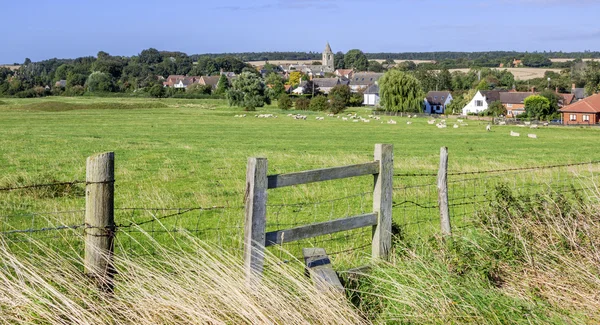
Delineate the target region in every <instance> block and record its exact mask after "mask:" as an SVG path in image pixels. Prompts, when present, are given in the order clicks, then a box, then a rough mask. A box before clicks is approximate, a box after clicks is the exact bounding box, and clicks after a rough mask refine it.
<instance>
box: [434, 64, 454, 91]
mask: <svg viewBox="0 0 600 325" xmlns="http://www.w3.org/2000/svg"><path fill="white" fill-rule="evenodd" d="M437 86H438V87H437V88H438V89H439V90H450V91H452V90H454V89H453V88H452V74H450V71H449V70H448V69H443V70H442V71H440V72H439V73H438V74H437Z"/></svg>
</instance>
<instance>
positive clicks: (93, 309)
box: [0, 237, 366, 324]
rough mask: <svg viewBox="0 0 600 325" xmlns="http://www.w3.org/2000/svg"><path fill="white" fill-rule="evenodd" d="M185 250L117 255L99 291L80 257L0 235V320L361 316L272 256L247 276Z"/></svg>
mask: <svg viewBox="0 0 600 325" xmlns="http://www.w3.org/2000/svg"><path fill="white" fill-rule="evenodd" d="M187 240H189V241H191V244H193V245H194V248H195V249H194V250H193V251H190V250H186V253H183V252H181V251H178V250H171V249H168V248H165V247H163V246H161V245H160V244H159V243H157V242H154V243H153V245H155V246H156V247H154V249H155V250H157V251H158V252H159V254H158V256H159V257H144V258H143V259H142V258H133V257H128V256H117V257H116V265H117V272H118V275H117V277H116V279H115V281H116V291H115V293H114V294H112V295H108V294H101V293H98V291H97V290H96V288H95V286H94V284H93V283H92V281H91V280H88V279H86V278H85V277H84V276H83V275H82V272H81V269H82V266H81V265H80V264H79V262H78V261H76V260H72V261H65V259H64V256H63V255H62V254H61V253H59V252H53V251H51V250H50V249H47V248H46V249H44V247H45V246H44V243H43V242H37V243H36V245H37V246H39V248H40V249H42V250H43V253H42V254H39V255H36V256H29V257H24V256H23V255H22V254H19V255H16V254H14V253H12V252H11V251H10V250H9V249H8V246H7V243H4V242H3V243H0V265H1V266H2V268H1V269H0V314H2V317H1V318H0V323H5V324H21V323H35V324H75V323H76V324H358V323H365V322H366V321H365V320H364V319H363V318H362V317H361V315H360V314H359V313H358V312H357V311H356V310H355V309H354V308H353V307H352V306H351V304H349V303H348V302H347V301H346V299H345V297H339V296H336V295H335V294H334V293H320V292H317V290H316V289H315V288H314V287H313V285H312V283H310V281H309V280H307V279H306V277H305V276H304V275H303V274H302V273H301V272H297V271H295V270H293V269H292V268H290V267H288V266H286V265H282V264H277V263H274V264H271V265H269V267H268V270H269V271H268V272H267V274H266V276H265V277H264V278H263V280H262V281H261V282H260V283H254V284H253V285H249V284H248V283H247V282H246V278H245V276H244V272H243V269H242V267H241V263H240V261H239V260H238V259H237V258H235V257H233V256H231V255H228V254H227V253H225V252H222V251H219V250H217V249H214V248H212V247H209V246H207V245H205V244H203V243H202V242H198V241H196V240H195V239H193V238H191V237H190V238H188V239H187Z"/></svg>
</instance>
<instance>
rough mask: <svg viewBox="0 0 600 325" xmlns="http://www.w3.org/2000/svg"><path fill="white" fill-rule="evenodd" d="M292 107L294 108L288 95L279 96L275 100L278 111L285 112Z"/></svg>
mask: <svg viewBox="0 0 600 325" xmlns="http://www.w3.org/2000/svg"><path fill="white" fill-rule="evenodd" d="M292 106H294V103H292V99H291V98H290V96H289V95H288V94H281V95H279V98H278V99H277V107H279V109H282V110H286V111H287V110H288V109H290V108H292Z"/></svg>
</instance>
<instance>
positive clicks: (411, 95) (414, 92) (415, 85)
mask: <svg viewBox="0 0 600 325" xmlns="http://www.w3.org/2000/svg"><path fill="white" fill-rule="evenodd" d="M379 95H380V97H381V105H382V106H383V108H384V109H385V110H386V111H388V112H422V111H423V98H425V94H424V93H423V91H422V90H421V84H420V83H419V81H418V80H417V79H416V78H415V77H413V76H411V75H409V74H407V73H404V72H402V71H400V70H396V69H394V70H390V71H388V72H386V73H385V74H384V75H383V77H381V79H380V80H379Z"/></svg>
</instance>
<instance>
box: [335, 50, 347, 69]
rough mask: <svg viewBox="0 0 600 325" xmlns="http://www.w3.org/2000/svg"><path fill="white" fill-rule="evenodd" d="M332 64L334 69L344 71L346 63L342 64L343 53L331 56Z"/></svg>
mask: <svg viewBox="0 0 600 325" xmlns="http://www.w3.org/2000/svg"><path fill="white" fill-rule="evenodd" d="M333 62H334V65H335V68H336V69H345V68H346V63H345V62H344V53H342V52H337V53H336V54H335V55H334V56H333Z"/></svg>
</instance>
